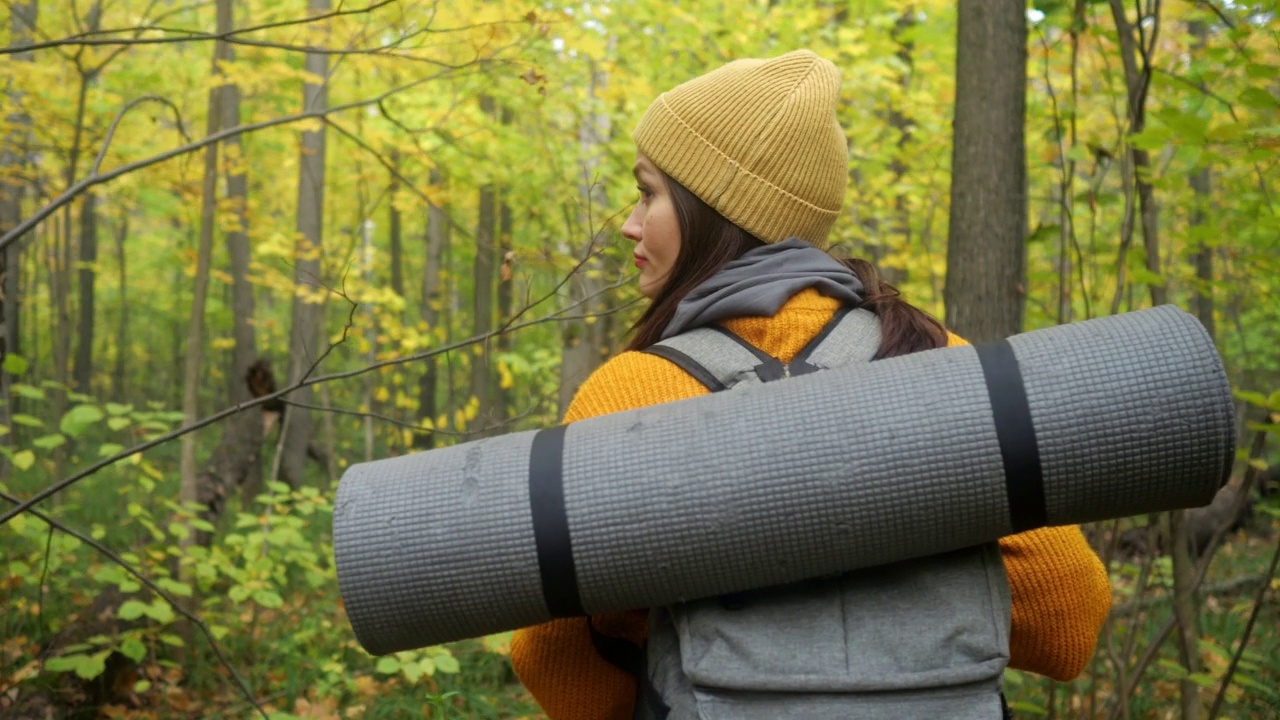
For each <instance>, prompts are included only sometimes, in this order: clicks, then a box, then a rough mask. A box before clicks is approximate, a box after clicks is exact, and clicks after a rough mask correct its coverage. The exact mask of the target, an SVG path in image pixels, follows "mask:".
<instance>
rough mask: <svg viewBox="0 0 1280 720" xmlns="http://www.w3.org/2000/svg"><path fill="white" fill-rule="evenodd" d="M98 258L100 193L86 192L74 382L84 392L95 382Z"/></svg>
mask: <svg viewBox="0 0 1280 720" xmlns="http://www.w3.org/2000/svg"><path fill="white" fill-rule="evenodd" d="M97 262H98V196H97V194H96V193H92V192H89V193H85V196H84V203H83V204H82V205H81V206H80V270H79V272H78V275H79V280H80V283H79V285H80V286H79V288H78V293H79V297H80V306H79V310H78V312H77V315H78V318H77V322H76V360H75V373H74V375H72V382H73V383H74V384H75V388H76V390H78V391H80V392H82V393H88V392H90V391H91V387H90V386H91V383H92V382H93V315H94V302H93V300H94V298H93V285H94V280H95V279H96V277H97V272H98V271H97V268H96V267H95V264H96V263H97Z"/></svg>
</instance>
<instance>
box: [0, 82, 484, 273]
mask: <svg viewBox="0 0 1280 720" xmlns="http://www.w3.org/2000/svg"><path fill="white" fill-rule="evenodd" d="M476 62H484V61H476ZM475 64H476V63H475V62H473V63H466V64H463V65H459V66H457V67H450V68H446V69H444V70H441V71H440V72H437V73H434V74H431V75H428V76H426V77H422V78H418V79H417V80H414V81H412V82H410V83H407V84H405V85H401V86H399V87H396V88H393V89H391V90H388V91H386V92H384V93H382V94H381V95H378V96H376V97H373V98H369V99H367V100H357V101H354V102H350V103H347V104H345V105H336V106H332V107H329V108H326V109H323V110H312V111H308V112H301V113H297V114H296V115H287V116H285V117H279V118H273V119H271V120H263V121H261V122H256V123H251V124H249V125H240V126H237V127H233V128H227V129H226V130H220V131H218V132H216V133H213V134H212V135H208V136H206V137H204V138H202V139H200V140H197V141H195V142H192V143H187V144H186V145H182V146H180V147H177V148H174V149H172V150H168V151H166V152H163V153H160V154H158V155H153V156H151V157H149V158H144V159H142V160H137V161H135V162H131V163H129V164H127V165H121V166H120V167H118V168H115V169H113V170H109V171H107V172H105V173H100V174H93V175H90V176H88V177H86V178H84V179H83V180H81V181H80V182H77V183H75V184H73V185H71V186H70V187H68V188H67V189H66V190H65V191H64V192H63V193H62V194H61V195H59V196H58V197H56V198H54V200H53V201H52V202H50V203H49V204H48V205H45V206H44V207H42V208H40V210H38V211H36V213H35V214H34V215H32V216H31V217H29V218H27V219H26V220H23V221H22V222H20V223H18V224H17V225H16V226H14V227H13V228H12V229H11V230H9V231H8V232H6V233H5V234H4V235H3V236H0V250H3V249H4V248H5V247H8V245H9V244H10V243H12V242H14V241H16V240H17V239H18V238H19V237H21V236H22V235H24V234H25V233H26V232H27V231H29V230H30V229H31V228H33V227H35V225H36V224H37V223H39V222H40V221H41V220H44V219H45V218H47V217H49V216H50V215H52V214H53V213H55V212H57V211H58V209H59V208H61V207H62V206H64V205H66V204H67V203H69V202H71V201H72V200H74V199H75V198H76V197H77V196H79V195H80V194H81V193H83V192H84V191H86V190H88V189H89V188H91V187H93V186H95V185H101V184H102V183H105V182H108V181H110V180H114V179H115V178H118V177H120V176H121V175H127V174H129V173H131V172H134V171H135V170H141V169H143V168H146V167H150V166H152V165H155V164H157V163H162V162H164V161H166V160H171V159H173V158H175V157H180V156H182V155H186V154H188V153H192V152H195V151H196V150H199V149H201V148H203V147H205V146H206V145H211V144H213V143H216V142H221V141H222V140H225V139H227V138H230V137H236V136H238V135H241V134H244V133H250V132H255V131H257V130H264V129H266V128H271V127H277V126H279V125H289V124H292V123H296V122H299V121H302V120H310V119H323V118H325V117H327V116H329V115H332V114H334V113H340V112H345V111H347V110H352V109H356V108H362V107H367V106H369V105H376V104H378V102H380V101H382V100H384V99H386V98H387V97H390V96H392V95H395V94H396V93H400V92H404V91H406V90H410V89H412V88H415V87H417V86H419V85H423V84H425V83H428V82H431V81H432V80H436V79H439V78H441V77H443V76H445V75H447V74H449V73H451V72H454V71H457V70H461V69H463V68H466V67H471V66H474V65H475Z"/></svg>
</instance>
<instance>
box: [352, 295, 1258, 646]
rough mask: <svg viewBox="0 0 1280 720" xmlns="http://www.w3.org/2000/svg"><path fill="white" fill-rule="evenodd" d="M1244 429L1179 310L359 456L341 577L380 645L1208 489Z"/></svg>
mask: <svg viewBox="0 0 1280 720" xmlns="http://www.w3.org/2000/svg"><path fill="white" fill-rule="evenodd" d="M1234 433H1235V431H1234V421H1233V415H1232V409H1231V395H1230V389H1229V387H1228V384H1227V380H1226V376H1225V374H1224V372H1223V369H1222V364H1221V361H1220V359H1219V358H1218V355H1217V353H1216V351H1215V349H1214V346H1213V343H1212V341H1211V340H1210V338H1209V337H1208V335H1207V334H1206V333H1205V331H1204V329H1203V328H1202V327H1201V326H1200V324H1199V323H1198V322H1197V321H1196V320H1195V319H1194V318H1193V317H1191V316H1190V315H1188V314H1186V313H1184V312H1182V311H1180V310H1178V309H1176V308H1173V307H1171V306H1166V307H1160V308H1155V309H1152V310H1144V311H1139V312H1134V313H1128V314H1125V315H1118V316H1114V317H1110V318H1105V319H1101V320H1091V321H1087V322H1081V323H1075V324H1070V325H1064V326H1059V327H1055V328H1050V329H1046V330H1039V331H1035V332H1030V333H1026V334H1024V335H1019V336H1015V337H1013V338H1010V339H1009V340H1008V341H1004V342H1002V343H996V344H993V345H989V346H980V347H967V346H966V347H956V348H947V349H941V350H932V351H928V352H922V353H917V354H913V355H907V356H903V357H898V358H892V359H888V360H882V361H878V362H875V363H870V364H863V365H859V366H851V367H845V368H840V369H834V370H827V371H824V372H820V373H814V374H810V375H805V376H802V377H796V378H792V379H789V380H785V381H781V382H775V383H768V384H763V385H755V386H750V387H745V388H742V389H739V390H734V391H731V392H726V393H718V394H714V395H709V396H704V397H700V398H694V399H690V400H683V401H679V402H675V403H669V404H665V405H658V406H653V407H649V408H643V409H640V410H634V411H629V412H624V413H617V414H614V415H608V416H603V417H599V418H594V419H591V420H586V421H582V422H578V423H573V424H571V425H568V426H561V427H556V428H551V429H548V430H542V431H536V432H524V433H516V434H512V435H508V436H504V437H497V438H490V439H485V440H480V441H476V442H471V443H467V444H463V445H457V446H453V447H448V448H443V449H439V450H433V451H429V452H424V453H419V454H415V455H408V456H404V457H399V458H394V459H389V460H381V461H377V462H371V463H363V464H359V465H354V466H352V467H351V468H350V469H349V470H348V471H347V473H346V474H345V475H344V476H343V479H342V481H341V484H340V485H339V488H338V497H337V501H336V506H335V511H334V552H335V556H336V562H337V569H338V581H339V584H340V587H341V591H342V596H343V599H344V601H345V603H346V610H347V615H348V617H349V618H350V620H351V624H352V627H353V628H354V629H355V632H356V636H357V638H358V639H359V641H360V642H361V644H362V645H364V647H365V648H366V649H367V650H369V652H371V653H374V654H382V653H388V652H393V651H397V650H403V649H408V648H414V647H422V646H426V645H432V644H437V643H441V642H446V641H451V640H457V639H461V638H467V637H475V636H479V635H484V634H488V633H492V632H498V631H502V630H508V629H512V628H517V627H523V626H527V625H532V624H536V623H540V622H545V621H547V620H549V619H552V618H554V617H560V616H572V615H577V614H582V613H589V612H603V611H613V610H621V609H626V608H637V607H654V606H661V605H667V604H671V603H675V602H682V601H686V600H691V599H695V598H701V597H708V596H713V595H719V594H723V593H729V592H737V591H741V590H747V589H753V588H760V587H768V586H772V585H778V584H783V583H788V582H794V581H798V580H802V579H806V578H812V577H818V576H823V575H828V574H832V573H839V572H845V571H850V570H855V569H858V568H862V567H869V566H873V565H879V564H883V563H888V562H894V561H898V560H904V559H908V558H913V557H921V556H926V555H932V554H937V553H941V552H946V551H949V550H954V549H957V548H962V547H967V546H971V545H975V544H978V543H983V542H990V541H992V540H995V539H998V538H1000V537H1003V536H1006V535H1009V534H1012V533H1015V532H1018V531H1021V530H1024V529H1029V528H1033V527H1039V526H1044V525H1064V524H1072V523H1081V522H1088V521H1094V520H1100V519H1106V518H1115V517H1123V516H1128V515H1135V514H1140V513H1148V512H1157V511H1163V510H1170V509H1176V508H1186V507H1196V506H1200V505H1204V504H1207V503H1208V502H1209V501H1210V500H1211V499H1212V497H1213V495H1214V493H1215V492H1216V491H1217V489H1218V488H1219V487H1220V486H1221V484H1222V482H1223V481H1224V480H1225V478H1226V475H1227V473H1228V472H1229V469H1230V465H1231V459H1232V458H1233V457H1234V449H1235V434H1234Z"/></svg>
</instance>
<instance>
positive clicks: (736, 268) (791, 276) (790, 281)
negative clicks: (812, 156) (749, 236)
mask: <svg viewBox="0 0 1280 720" xmlns="http://www.w3.org/2000/svg"><path fill="white" fill-rule="evenodd" d="M810 287H812V288H817V290H818V292H820V293H822V294H823V295H826V296H827V297H832V298H836V299H837V300H840V301H841V302H842V303H844V304H846V305H858V304H859V303H861V302H862V281H861V280H859V279H858V276H857V275H854V274H853V271H852V270H849V269H848V268H847V267H845V266H844V265H842V264H840V262H839V261H837V260H836V259H835V258H833V257H831V256H830V255H828V254H826V253H825V252H823V251H821V250H819V249H818V248H816V247H814V246H813V245H810V244H809V243H807V242H805V241H803V240H799V239H796V238H790V239H787V240H783V241H782V242H780V243H775V244H773V245H765V246H764V247H758V248H752V249H751V250H748V251H747V252H745V253H743V255H742V257H740V258H738V259H737V260H734V261H732V262H730V263H729V264H728V265H725V266H724V268H722V269H721V270H720V272H718V273H716V274H715V275H712V276H711V277H709V278H707V279H706V280H705V281H704V282H703V283H702V284H701V285H699V286H698V287H696V288H694V289H693V290H692V291H690V293H689V294H688V295H686V296H685V298H684V299H683V300H681V301H680V304H679V305H677V306H676V312H675V315H673V316H672V318H671V322H670V323H667V327H666V329H665V330H663V331H662V339H664V340H665V339H667V338H669V337H673V336H675V335H679V334H680V333H682V332H684V331H685V330H692V329H693V328H696V327H702V326H704V325H710V324H712V323H714V322H717V321H720V320H727V319H729V318H735V317H773V316H774V315H775V314H777V312H778V310H779V308H781V307H782V306H783V304H784V303H786V302H787V300H790V299H791V296H793V295H795V294H796V293H798V292H800V291H801V290H804V289H805V288H810Z"/></svg>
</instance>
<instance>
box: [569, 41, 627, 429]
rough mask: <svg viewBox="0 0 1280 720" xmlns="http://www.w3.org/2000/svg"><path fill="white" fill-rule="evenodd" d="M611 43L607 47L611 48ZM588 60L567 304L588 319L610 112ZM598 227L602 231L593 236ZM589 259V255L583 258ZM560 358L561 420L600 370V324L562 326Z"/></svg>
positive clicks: (595, 287) (600, 78) (594, 296)
mask: <svg viewBox="0 0 1280 720" xmlns="http://www.w3.org/2000/svg"><path fill="white" fill-rule="evenodd" d="M613 44H614V40H613V39H612V38H611V39H610V41H609V45H610V47H611V48H612V46H613ZM589 62H591V84H590V86H589V87H588V88H587V98H588V102H589V103H590V105H591V109H590V111H589V112H588V113H587V114H586V117H585V118H584V119H583V121H582V125H581V126H580V127H579V128H578V149H579V152H580V153H581V157H582V183H581V185H580V186H579V188H578V195H579V196H580V197H581V198H582V206H583V207H584V208H586V212H585V213H583V215H582V216H581V217H580V218H579V219H580V221H581V226H582V227H583V229H584V230H585V233H586V235H587V237H588V238H589V240H588V241H587V242H585V243H583V244H582V245H581V246H580V247H575V248H572V250H573V255H574V258H575V259H576V260H581V259H583V258H587V259H586V262H584V263H583V264H582V267H581V268H580V269H579V271H578V273H577V275H576V276H575V277H573V278H570V279H569V300H570V302H573V303H579V304H578V306H577V310H575V311H574V312H573V313H572V314H574V315H588V316H589V315H590V314H591V313H592V312H593V311H595V310H597V309H598V308H599V307H600V300H599V298H598V294H599V292H600V290H601V287H602V285H603V283H602V282H601V280H600V278H599V273H597V272H593V270H598V268H599V262H598V260H597V258H596V257H595V256H596V255H597V254H598V253H599V252H600V250H601V246H602V245H603V243H604V241H605V238H604V231H603V218H602V217H600V215H601V213H603V211H604V208H605V202H606V198H605V192H604V184H603V182H602V179H601V178H599V177H597V174H598V173H599V172H600V168H602V167H603V166H604V161H605V153H606V152H607V151H606V144H607V143H608V141H609V129H610V122H609V113H608V111H607V109H606V108H604V107H603V106H602V105H600V104H599V103H600V100H599V96H600V94H601V92H602V91H603V90H604V87H605V84H606V83H607V82H608V75H607V74H606V73H605V72H604V71H603V70H601V69H600V68H599V66H598V65H597V64H596V63H595V61H589ZM596 225H600V226H601V229H600V231H599V232H597V229H596V227H595V226H596ZM588 255H590V256H591V257H587V256H588ZM561 332H562V344H563V346H564V354H563V355H561V358H560V395H559V410H560V417H564V414H565V411H567V410H568V409H569V403H570V402H572V401H573V396H574V394H576V393H577V392H578V388H579V387H580V386H581V385H582V383H583V382H584V381H585V380H586V379H587V377H588V376H589V375H591V373H592V372H593V371H594V370H595V369H596V368H597V367H599V366H600V363H601V362H602V361H603V358H602V357H601V354H600V349H601V347H602V342H601V338H600V325H599V323H596V322H594V321H593V322H587V321H585V320H572V321H568V322H565V323H564V325H563V329H562V331H561Z"/></svg>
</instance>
